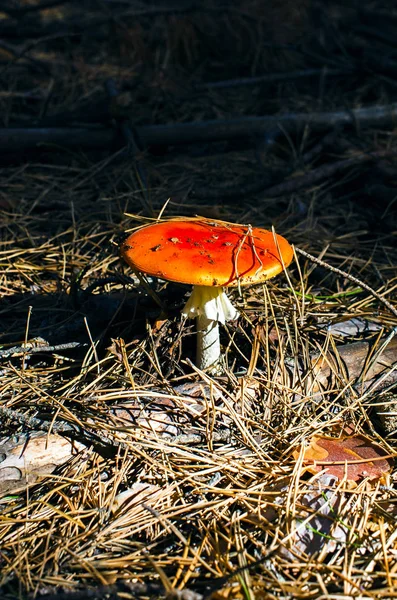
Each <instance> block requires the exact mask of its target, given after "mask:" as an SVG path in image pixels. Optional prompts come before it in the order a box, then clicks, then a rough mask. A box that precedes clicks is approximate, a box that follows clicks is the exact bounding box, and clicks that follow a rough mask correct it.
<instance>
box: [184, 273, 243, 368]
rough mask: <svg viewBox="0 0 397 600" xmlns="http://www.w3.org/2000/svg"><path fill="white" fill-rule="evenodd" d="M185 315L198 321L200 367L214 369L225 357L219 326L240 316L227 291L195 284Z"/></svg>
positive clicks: (197, 358) (197, 355)
mask: <svg viewBox="0 0 397 600" xmlns="http://www.w3.org/2000/svg"><path fill="white" fill-rule="evenodd" d="M182 315H183V316H184V317H189V318H191V319H193V318H196V319H197V354H196V364H197V366H198V367H199V368H200V369H207V368H209V367H214V366H215V365H216V364H217V363H218V361H219V358H220V356H221V345H220V340H219V326H218V323H222V324H223V325H224V324H225V323H226V321H233V320H234V319H237V317H238V316H239V313H238V311H237V310H236V309H235V308H234V306H233V304H232V303H231V302H230V300H229V298H228V297H227V296H226V294H225V292H224V291H223V288H221V287H212V286H204V285H195V286H194V287H193V291H192V293H191V295H190V297H189V299H188V301H187V302H186V304H185V306H184V307H183V309H182Z"/></svg>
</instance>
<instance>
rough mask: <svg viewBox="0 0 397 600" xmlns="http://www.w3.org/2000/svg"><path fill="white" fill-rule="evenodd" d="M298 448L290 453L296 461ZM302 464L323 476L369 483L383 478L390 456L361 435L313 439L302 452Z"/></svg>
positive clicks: (389, 466) (389, 465)
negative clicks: (322, 472)
mask: <svg viewBox="0 0 397 600" xmlns="http://www.w3.org/2000/svg"><path fill="white" fill-rule="evenodd" d="M299 455H300V449H299V450H296V451H294V452H293V456H294V458H295V459H298V457H299ZM303 464H304V465H305V466H306V468H307V470H308V471H310V472H311V473H319V472H320V471H323V470H324V469H325V470H326V471H327V474H329V475H334V476H335V477H337V478H338V479H344V478H346V479H347V481H354V482H356V481H359V480H360V479H363V478H366V477H367V478H368V479H371V480H374V479H380V478H381V477H384V476H386V475H387V474H388V473H389V472H390V471H391V468H392V466H393V461H392V460H391V458H390V455H389V454H387V453H386V451H385V450H383V448H381V447H380V446H378V444H374V443H373V442H371V440H370V439H368V438H366V437H365V436H363V435H351V436H344V437H340V438H331V437H325V436H314V437H313V438H312V439H311V440H310V444H309V446H308V447H307V448H305V450H304V454H303Z"/></svg>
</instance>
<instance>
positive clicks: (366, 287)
mask: <svg viewBox="0 0 397 600" xmlns="http://www.w3.org/2000/svg"><path fill="white" fill-rule="evenodd" d="M295 250H296V252H297V253H298V254H301V255H302V256H304V257H305V258H308V259H309V260H311V261H312V262H314V263H316V264H317V265H320V266H321V267H325V268H326V269H328V270H329V271H332V272H333V273H337V274H338V275H342V277H346V279H349V280H350V281H352V282H353V283H355V284H356V285H358V286H359V287H361V288H363V289H364V290H367V292H369V293H370V294H371V295H372V296H374V297H375V298H377V300H379V301H380V302H382V304H384V305H385V306H386V308H388V309H389V311H390V312H391V313H392V314H393V315H394V316H395V317H396V318H397V308H396V307H395V306H393V304H391V303H390V302H389V301H388V300H386V298H384V297H383V296H382V295H381V294H379V293H378V292H377V291H375V290H374V289H373V288H372V287H371V286H369V285H368V284H367V283H365V282H364V281H362V280H361V279H359V278H358V277H354V275H350V273H347V272H346V271H343V270H342V269H338V267H333V266H332V265H330V264H328V263H327V262H325V261H324V260H321V259H320V258H316V257H315V256H313V255H312V254H309V253H308V252H306V250H302V249H301V248H297V247H296V246H295Z"/></svg>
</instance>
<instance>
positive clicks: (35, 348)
mask: <svg viewBox="0 0 397 600" xmlns="http://www.w3.org/2000/svg"><path fill="white" fill-rule="evenodd" d="M86 345H87V344H83V343H81V342H67V343H65V344H56V345H55V346H50V345H49V344H47V343H42V342H41V343H40V342H34V341H33V342H28V343H26V344H23V345H22V346H12V348H5V349H4V350H0V359H2V358H10V357H15V356H27V355H29V354H38V353H41V352H59V351H62V350H71V349H73V348H80V347H83V346H86Z"/></svg>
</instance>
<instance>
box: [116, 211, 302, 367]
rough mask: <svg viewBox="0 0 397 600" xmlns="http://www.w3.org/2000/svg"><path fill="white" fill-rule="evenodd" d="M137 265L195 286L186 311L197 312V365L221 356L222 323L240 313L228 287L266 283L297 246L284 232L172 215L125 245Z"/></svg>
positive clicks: (136, 233) (126, 253)
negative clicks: (172, 216)
mask: <svg viewBox="0 0 397 600" xmlns="http://www.w3.org/2000/svg"><path fill="white" fill-rule="evenodd" d="M121 254H122V256H123V257H124V259H125V260H126V262H127V263H128V264H129V265H130V266H131V267H132V268H133V269H134V270H135V271H141V272H143V273H146V274H148V275H152V276H154V277H159V278H160V279H166V280H169V281H175V282H179V283H187V284H191V285H193V286H194V287H193V292H192V294H191V296H190V298H189V299H188V301H187V303H186V305H185V307H184V308H183V310H182V314H183V315H184V316H187V317H197V332H198V340H197V359H196V360H197V364H198V366H199V367H200V368H207V367H209V366H212V365H215V364H216V363H217V362H218V361H219V357H220V341H219V328H218V323H219V322H221V323H225V321H228V320H233V319H236V318H237V317H238V314H239V313H238V311H237V310H236V309H235V308H234V306H233V305H232V304H231V302H230V300H229V299H228V297H227V296H226V294H225V293H224V291H223V287H231V286H238V285H248V284H255V283H256V284H257V283H261V282H263V281H265V280H267V279H269V278H270V277H274V276H275V275H277V274H278V273H280V272H281V271H282V270H283V269H284V268H285V267H287V266H288V265H289V264H290V262H291V261H292V258H293V248H292V247H291V246H290V244H289V243H288V242H287V240H286V239H285V238H283V237H282V236H281V235H277V234H276V233H274V232H272V231H267V230H265V229H260V228H257V227H251V226H248V227H244V226H243V225H234V224H231V223H225V222H223V221H215V222H214V221H207V220H205V219H200V218H198V219H186V220H179V219H175V220H170V221H163V222H159V223H154V224H152V225H147V226H144V227H141V228H139V229H137V230H136V231H134V233H132V234H131V235H130V236H129V237H128V238H127V239H126V240H125V241H124V243H123V244H122V246H121Z"/></svg>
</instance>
